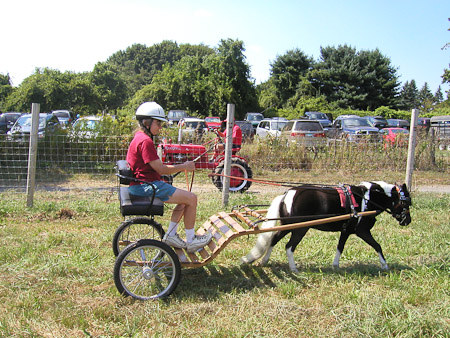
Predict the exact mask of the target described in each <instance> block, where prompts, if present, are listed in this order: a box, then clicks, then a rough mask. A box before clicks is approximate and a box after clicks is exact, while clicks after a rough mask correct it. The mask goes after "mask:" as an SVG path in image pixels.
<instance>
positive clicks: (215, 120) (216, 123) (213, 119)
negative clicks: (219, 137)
mask: <svg viewBox="0 0 450 338" xmlns="http://www.w3.org/2000/svg"><path fill="white" fill-rule="evenodd" d="M205 123H206V125H207V126H208V129H219V128H220V124H221V123H222V121H221V120H220V117H217V116H208V117H206V118H205Z"/></svg>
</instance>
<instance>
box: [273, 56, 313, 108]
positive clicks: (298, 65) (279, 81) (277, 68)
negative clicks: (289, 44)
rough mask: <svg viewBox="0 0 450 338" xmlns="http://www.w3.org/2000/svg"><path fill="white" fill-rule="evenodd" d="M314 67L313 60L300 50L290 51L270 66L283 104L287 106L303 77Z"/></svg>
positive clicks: (278, 57)
mask: <svg viewBox="0 0 450 338" xmlns="http://www.w3.org/2000/svg"><path fill="white" fill-rule="evenodd" d="M313 65H314V61H313V58H312V57H310V56H307V55H306V54H305V53H304V52H303V51H301V50H299V49H293V50H289V51H287V52H286V54H284V55H281V56H277V58H276V59H275V61H274V62H273V63H271V64H270V66H271V78H273V84H274V86H275V88H276V91H277V95H278V97H279V98H280V101H281V104H285V103H286V102H287V100H288V99H289V98H290V97H292V96H293V95H294V94H295V92H296V90H297V86H298V84H299V83H300V82H301V80H302V77H304V76H305V75H306V73H307V72H308V71H309V70H310V69H311V68H312V66H313Z"/></svg>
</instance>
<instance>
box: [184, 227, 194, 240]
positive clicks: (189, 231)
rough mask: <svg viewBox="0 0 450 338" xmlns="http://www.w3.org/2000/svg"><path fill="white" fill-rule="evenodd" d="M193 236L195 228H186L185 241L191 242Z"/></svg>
mask: <svg viewBox="0 0 450 338" xmlns="http://www.w3.org/2000/svg"><path fill="white" fill-rule="evenodd" d="M194 236H195V230H194V229H193V228H192V229H186V243H191V242H192V240H193V239H194Z"/></svg>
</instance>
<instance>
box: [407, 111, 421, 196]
mask: <svg viewBox="0 0 450 338" xmlns="http://www.w3.org/2000/svg"><path fill="white" fill-rule="evenodd" d="M418 115H419V112H418V111H417V109H413V110H412V114H411V125H410V127H409V128H410V129H409V145H408V159H407V162H406V177H405V184H406V187H407V188H408V190H409V191H411V185H412V183H411V181H412V174H413V171H414V152H415V149H416V133H417V117H418Z"/></svg>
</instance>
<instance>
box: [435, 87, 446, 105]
mask: <svg viewBox="0 0 450 338" xmlns="http://www.w3.org/2000/svg"><path fill="white" fill-rule="evenodd" d="M433 101H434V103H435V104H439V103H441V102H442V101H444V94H443V93H442V89H441V86H439V87H438V89H437V90H436V93H434V100H433Z"/></svg>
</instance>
